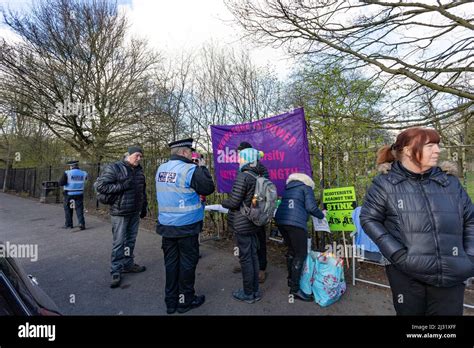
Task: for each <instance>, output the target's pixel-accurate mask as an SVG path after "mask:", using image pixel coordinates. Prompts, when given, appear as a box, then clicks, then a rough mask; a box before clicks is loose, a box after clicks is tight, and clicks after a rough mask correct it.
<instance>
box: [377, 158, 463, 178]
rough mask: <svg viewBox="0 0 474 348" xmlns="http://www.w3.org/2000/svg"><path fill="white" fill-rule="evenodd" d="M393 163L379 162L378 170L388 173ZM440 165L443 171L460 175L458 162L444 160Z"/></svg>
mask: <svg viewBox="0 0 474 348" xmlns="http://www.w3.org/2000/svg"><path fill="white" fill-rule="evenodd" d="M392 163H393V162H385V163H381V164H379V165H378V166H377V171H379V172H380V173H382V174H388V172H389V171H390V169H392ZM438 167H440V168H441V170H442V171H443V172H446V174H449V175H454V176H458V165H457V163H456V162H451V161H443V162H441V163H440V164H439V165H438Z"/></svg>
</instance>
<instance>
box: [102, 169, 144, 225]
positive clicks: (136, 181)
mask: <svg viewBox="0 0 474 348" xmlns="http://www.w3.org/2000/svg"><path fill="white" fill-rule="evenodd" d="M96 190H97V192H100V193H104V194H110V193H113V194H117V195H118V197H117V199H116V200H115V202H114V204H113V205H111V206H110V215H118V216H125V215H131V214H136V213H140V212H144V211H146V209H147V206H148V201H147V197H146V183H145V175H144V174H143V168H142V167H141V166H140V165H138V166H136V167H132V166H131V165H130V164H129V163H128V162H126V161H118V162H116V163H112V164H109V165H108V166H107V167H105V168H104V170H103V172H102V173H101V175H100V176H99V177H98V178H97V181H96Z"/></svg>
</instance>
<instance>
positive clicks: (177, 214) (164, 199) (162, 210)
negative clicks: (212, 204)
mask: <svg viewBox="0 0 474 348" xmlns="http://www.w3.org/2000/svg"><path fill="white" fill-rule="evenodd" d="M196 168H197V166H196V165H195V164H194V163H186V162H183V161H180V160H171V161H168V162H166V163H163V164H162V165H160V167H159V168H158V170H157V172H156V177H155V182H156V199H157V201H158V221H159V222H160V224H162V225H166V226H184V225H189V224H193V223H196V222H198V221H201V220H202V219H203V218H204V209H203V206H202V204H201V201H200V199H199V195H198V194H197V193H196V191H195V190H194V189H192V188H191V187H190V184H191V179H192V177H193V174H194V171H195V170H196Z"/></svg>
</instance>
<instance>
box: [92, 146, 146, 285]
mask: <svg viewBox="0 0 474 348" xmlns="http://www.w3.org/2000/svg"><path fill="white" fill-rule="evenodd" d="M142 158H143V150H142V148H141V147H139V146H131V147H129V148H128V152H127V154H126V155H125V158H124V160H122V161H118V162H115V163H112V164H110V165H108V166H107V167H105V169H104V171H103V172H102V173H101V175H100V177H99V178H97V181H96V184H95V187H96V190H97V192H99V193H103V194H114V195H116V199H115V201H114V203H113V204H112V205H111V206H110V215H111V220H112V235H113V245H112V266H111V270H110V273H111V274H112V282H111V284H110V287H111V288H116V287H118V286H119V285H120V282H121V273H140V272H144V271H145V270H146V267H145V266H139V265H137V264H136V263H135V262H134V254H133V251H134V249H135V242H136V239H137V234H138V225H139V223H140V218H142V219H143V218H144V217H145V216H146V214H147V207H148V201H147V196H146V184H145V175H144V174H143V169H142V167H141V165H140V161H141V159H142Z"/></svg>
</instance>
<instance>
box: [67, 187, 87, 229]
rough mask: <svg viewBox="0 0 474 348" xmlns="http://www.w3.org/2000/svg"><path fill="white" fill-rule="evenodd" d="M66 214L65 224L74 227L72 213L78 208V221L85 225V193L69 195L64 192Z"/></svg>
mask: <svg viewBox="0 0 474 348" xmlns="http://www.w3.org/2000/svg"><path fill="white" fill-rule="evenodd" d="M63 207H64V215H65V218H66V223H65V226H67V227H73V223H72V213H73V209H76V215H77V222H78V223H79V225H82V226H85V224H86V223H85V221H84V195H72V196H71V195H68V194H67V193H64V204H63Z"/></svg>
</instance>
